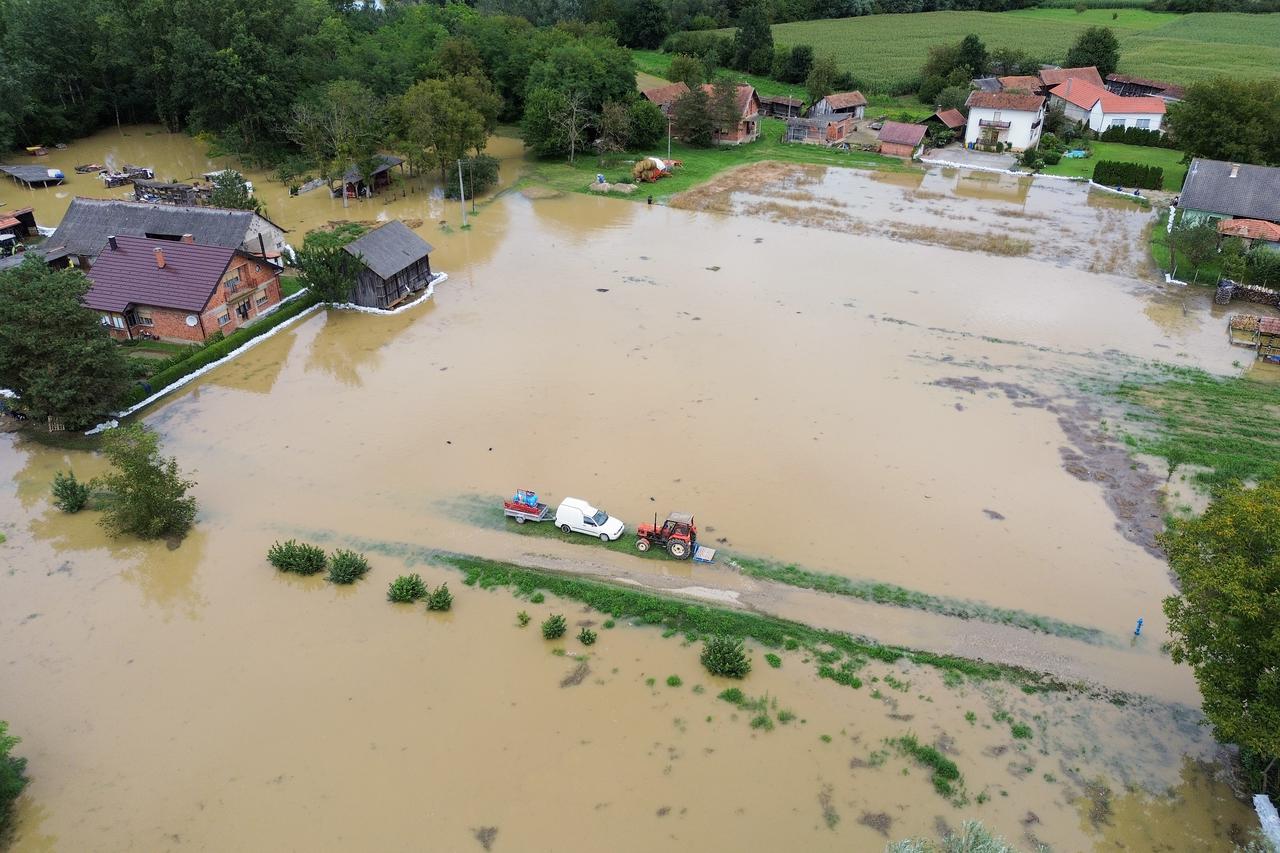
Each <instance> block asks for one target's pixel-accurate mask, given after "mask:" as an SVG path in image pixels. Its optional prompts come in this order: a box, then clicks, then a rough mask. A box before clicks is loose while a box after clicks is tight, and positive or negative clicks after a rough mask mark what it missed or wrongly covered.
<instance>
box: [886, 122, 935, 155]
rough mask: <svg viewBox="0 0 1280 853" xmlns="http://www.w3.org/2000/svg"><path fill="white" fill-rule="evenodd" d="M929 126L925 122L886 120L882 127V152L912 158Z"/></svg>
mask: <svg viewBox="0 0 1280 853" xmlns="http://www.w3.org/2000/svg"><path fill="white" fill-rule="evenodd" d="M928 130H929V128H927V127H925V126H924V125H923V124H904V123H903V122H900V121H886V122H885V123H884V127H882V128H880V153H881V154H886V155H888V156H890V157H902V158H904V159H906V160H910V159H911V158H912V157H914V156H915V154H916V149H917V148H919V147H920V143H922V142H924V135H925V133H927V132H928Z"/></svg>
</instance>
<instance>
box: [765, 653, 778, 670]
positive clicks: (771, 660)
mask: <svg viewBox="0 0 1280 853" xmlns="http://www.w3.org/2000/svg"><path fill="white" fill-rule="evenodd" d="M764 659H765V662H766V663H768V664H769V666H771V667H773V668H774V669H777V668H778V667H780V666H782V658H780V657H778V656H777V655H775V654H774V653H773V652H769V653H768V654H767V655H765V656H764Z"/></svg>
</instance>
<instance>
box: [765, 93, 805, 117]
mask: <svg viewBox="0 0 1280 853" xmlns="http://www.w3.org/2000/svg"><path fill="white" fill-rule="evenodd" d="M760 115H762V116H768V117H770V118H794V117H796V116H802V115H804V101H802V100H800V99H799V98H789V97H787V96H786V95H769V96H765V95H761V96H760Z"/></svg>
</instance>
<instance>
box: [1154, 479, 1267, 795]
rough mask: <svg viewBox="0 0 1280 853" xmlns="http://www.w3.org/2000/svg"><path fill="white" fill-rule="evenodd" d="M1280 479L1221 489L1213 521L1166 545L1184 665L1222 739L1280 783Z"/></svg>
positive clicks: (1175, 639) (1171, 611) (1174, 627)
mask: <svg viewBox="0 0 1280 853" xmlns="http://www.w3.org/2000/svg"><path fill="white" fill-rule="evenodd" d="M1277 505H1280V480H1276V479H1272V480H1267V481H1264V482H1262V483H1259V484H1258V485H1257V486H1256V487H1254V488H1249V487H1246V486H1242V485H1239V484H1236V485H1232V486H1229V487H1227V488H1225V489H1222V490H1221V491H1219V492H1218V494H1216V495H1215V496H1214V499H1213V501H1212V502H1211V503H1210V504H1209V507H1208V509H1206V510H1205V512H1204V514H1203V515H1201V516H1199V517H1197V518H1190V519H1175V520H1173V521H1171V522H1170V525H1169V529H1168V530H1167V531H1166V532H1165V533H1164V534H1163V535H1162V536H1161V537H1160V543H1161V545H1162V546H1163V547H1164V549H1165V551H1166V553H1167V554H1168V556H1169V566H1170V567H1171V568H1172V569H1173V572H1174V574H1175V575H1176V576H1177V578H1178V586H1179V588H1180V591H1179V593H1178V594H1177V595H1173V596H1170V597H1169V598H1166V599H1165V602H1164V611H1165V615H1166V616H1168V617H1169V633H1170V634H1171V635H1172V640H1171V641H1170V643H1169V651H1170V654H1171V655H1172V657H1173V659H1174V661H1176V662H1177V663H1188V664H1190V665H1191V668H1192V671H1193V672H1194V673H1195V677H1196V682H1197V683H1198V684H1199V685H1200V694H1201V696H1202V697H1203V707H1204V713H1205V716H1206V717H1207V718H1208V720H1209V722H1210V723H1211V724H1212V725H1213V729H1214V733H1215V735H1216V736H1217V737H1218V739H1219V740H1223V741H1226V742H1230V743H1236V744H1239V745H1240V746H1241V747H1243V748H1245V749H1246V750H1249V751H1251V752H1253V753H1255V754H1256V755H1258V756H1261V757H1262V764H1261V768H1262V773H1261V777H1262V778H1261V779H1260V780H1258V783H1259V784H1260V785H1261V787H1262V790H1263V791H1264V792H1266V793H1270V794H1273V795H1274V794H1276V793H1277V786H1276V780H1277V778H1278V777H1280V770H1278V769H1277V764H1278V763H1280V762H1278V759H1277V757H1278V756H1280V664H1278V663H1277V662H1280V513H1277V512H1276V510H1275V508H1276V506H1277Z"/></svg>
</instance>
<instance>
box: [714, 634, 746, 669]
mask: <svg viewBox="0 0 1280 853" xmlns="http://www.w3.org/2000/svg"><path fill="white" fill-rule="evenodd" d="M702 665H703V666H705V667H706V668H707V671H708V672H710V673H711V674H712V675H723V676H725V677H726V678H745V677H746V676H747V673H749V672H751V659H750V658H748V657H747V652H746V650H745V649H744V648H743V644H742V640H741V639H740V638H737V637H729V636H724V635H719V636H715V637H711V638H710V639H709V640H707V641H706V643H705V644H703V646H702Z"/></svg>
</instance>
